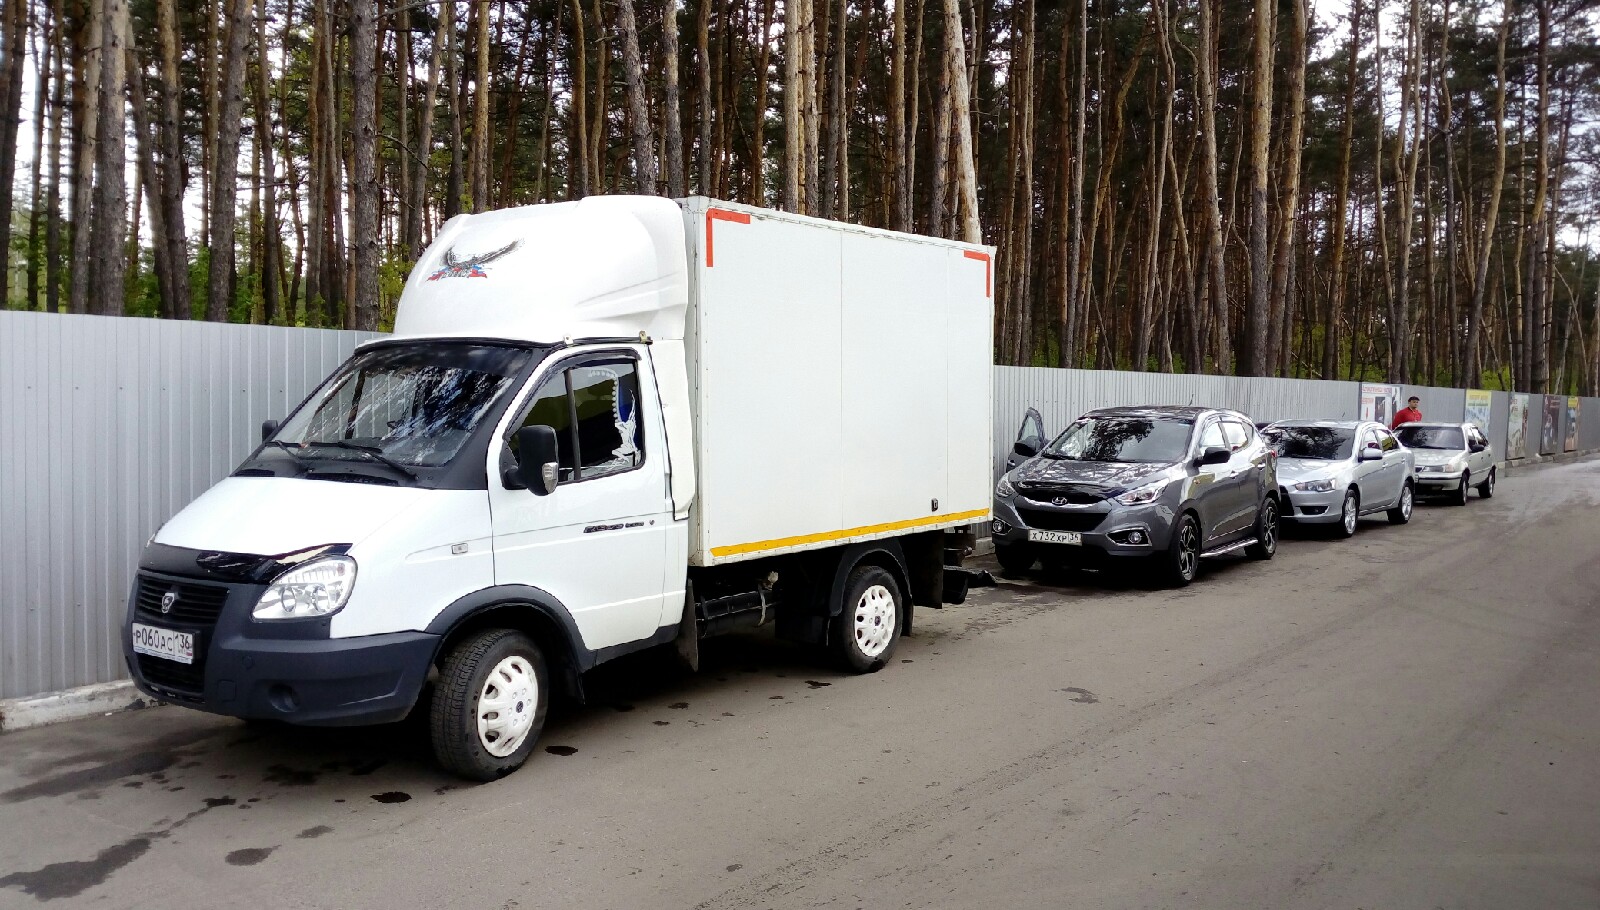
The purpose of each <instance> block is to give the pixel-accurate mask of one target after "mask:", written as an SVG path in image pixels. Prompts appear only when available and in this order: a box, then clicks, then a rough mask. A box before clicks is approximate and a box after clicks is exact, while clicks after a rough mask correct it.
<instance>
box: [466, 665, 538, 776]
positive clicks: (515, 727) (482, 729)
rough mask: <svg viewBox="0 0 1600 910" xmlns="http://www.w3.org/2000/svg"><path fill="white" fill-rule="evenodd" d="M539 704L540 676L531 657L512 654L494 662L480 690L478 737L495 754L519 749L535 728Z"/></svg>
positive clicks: (503, 754)
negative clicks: (536, 673)
mask: <svg viewBox="0 0 1600 910" xmlns="http://www.w3.org/2000/svg"><path fill="white" fill-rule="evenodd" d="M538 707H539V678H538V677H537V676H535V675H534V672H533V665H532V664H531V663H529V662H528V659H527V658H525V657H522V656H520V655H516V654H513V655H512V656H510V657H507V658H506V659H505V660H502V661H500V662H499V663H498V664H495V666H494V669H493V670H490V671H489V678H488V679H485V680H484V681H483V691H481V692H479V693H478V710H477V715H478V741H479V742H480V743H482V744H483V748H484V749H485V750H486V751H487V752H488V753H489V754H490V755H493V756H494V757H495V758H505V757H506V756H507V755H510V754H512V753H513V752H515V751H517V750H518V749H520V748H522V743H523V741H524V740H526V739H527V738H528V731H530V730H532V729H533V718H534V715H535V714H536V713H537V712H538Z"/></svg>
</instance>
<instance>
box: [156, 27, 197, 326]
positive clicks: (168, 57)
mask: <svg viewBox="0 0 1600 910" xmlns="http://www.w3.org/2000/svg"><path fill="white" fill-rule="evenodd" d="M175 3H176V0H157V3H156V19H157V26H156V28H157V32H158V33H159V35H160V42H161V102H160V104H161V107H160V111H161V128H160V131H159V132H160V147H161V155H160V158H159V163H160V167H159V168H158V169H157V174H158V176H159V177H160V180H159V181H158V185H159V187H160V199H159V201H158V200H151V203H150V206H151V208H152V209H154V208H156V207H158V206H159V207H160V208H161V209H162V216H163V217H162V221H163V222H164V223H165V224H166V232H165V234H164V236H158V237H155V238H153V239H154V242H156V243H161V244H165V245H166V247H167V256H168V258H169V259H170V260H171V261H172V263H173V271H172V293H171V296H170V297H166V296H164V297H163V298H162V299H163V302H164V303H166V304H167V305H168V307H169V311H168V312H166V313H165V314H164V315H166V316H167V317H168V318H173V319H190V318H192V317H193V316H194V313H193V310H192V305H191V302H190V301H191V296H190V290H189V244H188V241H187V239H186V234H187V231H186V229H185V227H184V214H183V197H184V189H185V184H184V173H183V172H184V162H183V133H182V125H183V120H182V112H181V104H180V95H181V94H182V91H183V86H182V84H181V83H180V82H179V81H178V60H179V56H178V25H177V13H176V11H175V9H174V6H175ZM154 220H155V219H154V215H153V213H152V218H151V222H152V223H154Z"/></svg>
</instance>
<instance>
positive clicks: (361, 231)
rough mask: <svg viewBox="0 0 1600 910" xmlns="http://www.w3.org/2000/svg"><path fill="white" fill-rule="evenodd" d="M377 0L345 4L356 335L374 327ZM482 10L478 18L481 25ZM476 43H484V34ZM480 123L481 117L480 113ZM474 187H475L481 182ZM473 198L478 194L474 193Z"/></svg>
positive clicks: (482, 94) (480, 164) (477, 147)
mask: <svg viewBox="0 0 1600 910" xmlns="http://www.w3.org/2000/svg"><path fill="white" fill-rule="evenodd" d="M376 6H377V0H350V13H351V15H350V57H351V61H350V64H351V65H350V92H351V101H352V106H351V107H352V111H351V115H352V116H351V120H352V122H351V124H350V128H351V134H352V136H353V139H354V143H355V149H354V152H355V154H354V156H353V165H354V166H353V167H352V168H351V173H350V193H351V196H352V197H353V198H352V200H351V201H352V203H353V205H352V206H351V208H352V213H351V218H352V223H351V231H350V237H351V240H352V241H354V246H355V262H354V268H355V275H354V277H355V294H354V295H353V298H354V299H353V302H354V304H355V311H356V314H355V315H356V318H355V328H356V329H357V330H358V331H362V332H374V331H377V329H378V239H379V233H378V232H379V227H378V192H379V190H378V180H377V162H378V122H377V107H376V106H377V96H376V93H377V87H378V80H377V73H376V72H375V69H376V57H377V40H378V36H377V22H376V18H375V17H376V14H377V9H376ZM487 19H488V15H487V11H485V14H484V20H485V21H487ZM479 39H480V40H482V41H483V42H484V45H487V44H488V41H487V40H486V38H485V36H484V30H482V29H480V30H479ZM484 53H485V51H484V50H483V48H481V47H480V48H479V66H478V71H479V74H480V75H481V74H482V73H483V68H484V64H483V56H482V55H483V54H484ZM486 84H487V83H486V82H480V83H479V85H478V105H479V106H480V107H482V106H483V105H484V104H485V102H486V100H487V92H486V91H485V88H486ZM479 119H480V120H482V119H483V113H482V112H480V117H479ZM478 138H480V137H474V146H473V147H474V151H475V152H478V153H480V155H481V153H483V152H484V151H485V147H484V146H483V145H481V144H480V143H478V142H477V139H478ZM475 166H476V168H477V172H476V176H477V178H478V180H479V181H482V180H484V174H485V172H487V170H488V167H487V161H486V160H485V159H483V158H482V157H480V158H479V159H478V160H477V161H476V164H475ZM478 189H481V183H480V186H479V187H478ZM476 198H477V199H480V200H481V199H483V198H484V196H482V195H478V196H477V197H476Z"/></svg>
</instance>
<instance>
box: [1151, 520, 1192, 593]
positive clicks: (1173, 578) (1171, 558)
mask: <svg viewBox="0 0 1600 910" xmlns="http://www.w3.org/2000/svg"><path fill="white" fill-rule="evenodd" d="M1157 558H1158V559H1160V560H1161V562H1162V574H1163V575H1165V576H1166V579H1167V584H1168V585H1170V586H1171V587H1174V588H1182V587H1185V586H1187V585H1188V584H1189V582H1191V581H1194V579H1195V576H1196V575H1199V574H1200V522H1199V521H1198V520H1197V519H1196V518H1195V517H1194V516H1193V515H1191V514H1190V513H1188V512H1185V513H1183V514H1182V515H1180V516H1178V524H1177V526H1176V527H1174V528H1173V529H1172V539H1171V540H1170V541H1168V542H1167V551H1166V552H1165V553H1163V554H1161V555H1160V556H1158V557H1157Z"/></svg>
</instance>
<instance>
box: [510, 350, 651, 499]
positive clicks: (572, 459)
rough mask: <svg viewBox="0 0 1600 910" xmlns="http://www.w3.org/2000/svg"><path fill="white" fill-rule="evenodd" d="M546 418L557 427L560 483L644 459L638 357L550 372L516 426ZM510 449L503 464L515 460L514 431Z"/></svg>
mask: <svg viewBox="0 0 1600 910" xmlns="http://www.w3.org/2000/svg"><path fill="white" fill-rule="evenodd" d="M574 417H576V422H574ZM541 424H542V425H544V426H548V427H551V428H552V429H554V430H555V431H556V438H557V441H558V443H559V446H560V451H559V454H560V461H559V465H560V478H561V483H570V482H572V481H575V480H590V479H592V478H595V477H604V476H606V475H608V474H617V473H621V472H623V471H629V470H632V469H634V468H636V467H639V466H640V465H642V464H644V426H643V424H642V423H641V421H640V416H639V374H638V369H637V367H636V366H635V364H634V362H633V361H632V360H629V359H621V358H618V359H609V360H599V361H589V362H585V363H578V364H574V365H572V366H569V367H567V368H566V369H564V370H562V371H561V372H560V373H557V374H555V375H553V376H550V377H548V378H546V379H545V381H544V382H543V383H541V384H540V386H539V390H538V391H537V392H535V393H534V396H533V402H532V404H531V405H530V406H529V408H528V412H527V414H526V416H524V417H523V419H522V421H521V422H520V423H519V424H517V427H525V426H538V425H541ZM507 449H508V451H509V453H510V457H509V458H507V459H506V460H505V461H506V463H505V464H503V465H502V466H503V467H509V466H510V464H511V463H514V459H515V455H516V449H517V440H516V434H515V432H513V433H512V435H511V438H510V439H509V440H507Z"/></svg>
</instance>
